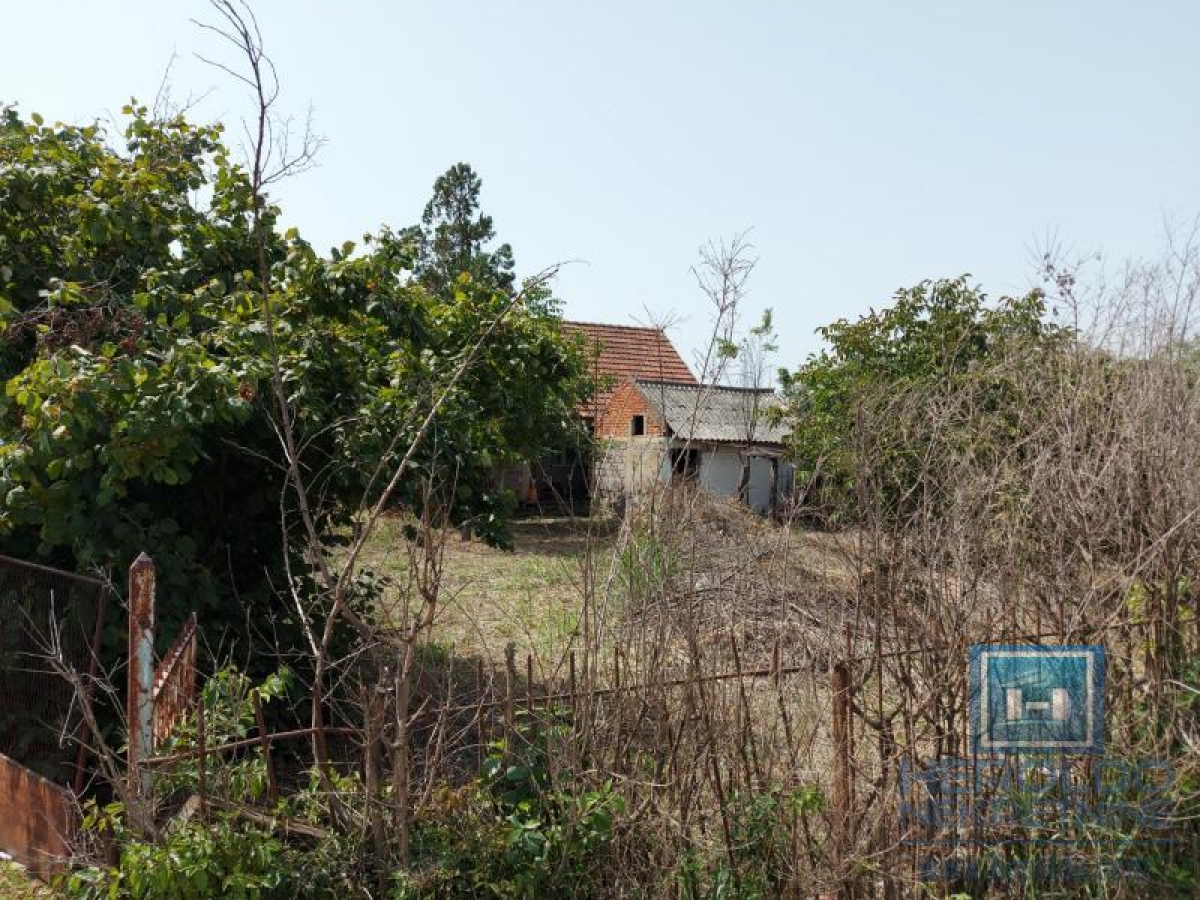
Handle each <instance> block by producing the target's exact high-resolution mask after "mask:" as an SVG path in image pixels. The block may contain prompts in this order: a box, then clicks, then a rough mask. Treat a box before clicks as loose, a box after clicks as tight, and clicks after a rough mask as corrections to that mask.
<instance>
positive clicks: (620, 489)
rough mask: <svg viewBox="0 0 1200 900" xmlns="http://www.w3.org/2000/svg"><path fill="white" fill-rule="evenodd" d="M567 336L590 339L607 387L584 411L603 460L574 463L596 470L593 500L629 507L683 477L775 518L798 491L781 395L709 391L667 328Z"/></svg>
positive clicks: (600, 328) (590, 326)
mask: <svg viewBox="0 0 1200 900" xmlns="http://www.w3.org/2000/svg"><path fill="white" fill-rule="evenodd" d="M563 330H564V332H566V333H567V334H581V335H582V336H583V337H584V340H585V341H586V342H587V345H588V348H589V350H590V353H591V357H592V360H593V367H594V371H595V374H596V376H597V377H598V380H599V381H600V382H601V387H600V390H598V391H597V393H596V396H595V397H594V398H592V401H591V402H590V403H589V404H587V407H586V408H585V409H583V410H581V415H583V417H584V419H585V421H587V422H588V424H589V426H590V428H591V431H592V433H593V435H594V437H595V438H596V443H595V450H594V458H593V459H592V460H591V463H590V465H588V464H587V463H586V462H584V461H582V460H575V461H574V464H575V469H576V470H577V471H582V472H584V473H589V472H590V476H591V477H590V478H587V477H586V474H585V478H584V481H585V482H586V484H587V488H588V489H590V492H591V493H593V494H596V495H599V496H603V497H606V498H608V499H610V500H614V501H616V502H623V501H624V500H626V499H628V498H629V497H631V496H633V495H636V494H637V493H638V492H639V491H640V490H641V489H643V488H645V487H647V486H648V485H650V484H651V483H653V482H655V481H671V480H683V481H690V482H694V483H696V484H697V485H699V486H700V487H703V488H704V489H706V490H708V491H709V492H711V493H714V494H717V495H720V496H727V497H742V498H743V499H744V500H745V501H746V502H747V503H748V504H749V505H750V506H751V507H753V508H754V509H756V510H758V511H759V512H769V511H771V510H773V509H775V508H776V507H777V505H778V502H779V498H781V497H783V496H786V494H787V493H788V492H789V491H790V489H791V475H792V470H791V465H790V464H789V463H787V462H786V461H783V460H782V456H783V439H784V429H783V427H782V426H780V425H777V424H773V423H771V422H769V416H768V415H767V408H768V407H769V406H770V405H772V404H773V403H774V402H775V399H774V393H773V392H772V391H770V390H745V389H739V388H729V387H722V386H717V385H701V384H700V383H699V382H698V381H697V380H696V377H695V376H694V375H693V374H692V371H691V369H689V368H688V366H687V363H685V362H684V361H683V358H682V357H681V356H680V355H679V353H678V351H676V349H675V347H674V346H673V345H672V344H671V342H670V340H669V339H668V338H667V336H666V335H665V334H664V333H663V332H662V330H661V329H657V328H642V327H631V326H623V325H599V324H594V323H587V322H564V323H563ZM543 468H544V469H545V467H543ZM545 471H546V472H547V473H548V472H549V470H548V469H545ZM548 480H549V479H548ZM558 480H559V481H561V480H562V478H561V475H560V477H559V479H558Z"/></svg>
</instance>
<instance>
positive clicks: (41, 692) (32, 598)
mask: <svg viewBox="0 0 1200 900" xmlns="http://www.w3.org/2000/svg"><path fill="white" fill-rule="evenodd" d="M107 599H108V586H107V585H106V584H105V582H103V581H100V580H99V579H95V578H89V577H87V576H83V575H77V574H74V573H71V572H65V571H62V570H59V569H52V568H49V567H47V566H40V565H36V564H33V563H29V562H25V561H22V560H18V559H13V558H11V557H7V556H0V753H3V754H4V755H6V756H8V757H10V758H12V759H14V760H16V761H17V762H19V763H21V764H22V765H24V766H26V767H28V768H29V769H32V770H33V771H34V772H36V773H38V774H39V775H42V776H44V777H45V778H48V779H50V780H51V781H53V782H55V783H57V784H60V785H69V786H73V787H76V788H78V786H79V785H80V782H81V779H82V776H83V767H84V763H85V759H84V750H83V748H84V744H85V743H86V741H85V740H80V738H83V737H84V735H82V734H81V732H80V729H81V728H82V727H83V725H82V720H81V717H80V715H79V704H78V702H77V701H76V697H75V693H74V688H73V687H72V685H71V684H70V683H69V682H68V681H67V680H66V679H64V678H63V677H62V676H61V675H60V674H58V673H56V672H55V671H54V670H53V666H52V664H51V659H52V657H57V658H58V659H59V660H60V661H61V662H62V663H65V664H66V665H67V666H70V667H71V668H73V669H74V670H75V671H77V672H79V673H80V674H81V675H87V674H90V675H91V676H92V677H94V676H95V674H96V671H97V666H98V663H99V659H98V653H99V641H100V637H101V634H102V632H103V626H104V615H105V608H106V606H107ZM84 680H85V681H90V680H91V679H84Z"/></svg>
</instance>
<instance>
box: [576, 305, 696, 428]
mask: <svg viewBox="0 0 1200 900" xmlns="http://www.w3.org/2000/svg"><path fill="white" fill-rule="evenodd" d="M562 327H563V331H564V332H565V333H566V334H567V335H568V336H573V335H576V334H582V335H583V336H584V339H585V340H586V341H587V344H588V345H589V347H588V349H589V351H590V352H591V353H592V354H595V358H594V360H593V363H592V365H593V366H594V368H595V374H596V375H597V376H598V377H599V378H601V379H604V380H606V381H607V382H609V383H608V384H603V385H601V389H600V390H599V391H598V392H597V396H596V397H595V399H594V400H593V402H592V403H591V404H589V407H590V408H592V409H595V410H603V409H604V408H605V407H607V406H608V401H609V400H610V399H611V397H612V394H613V391H614V390H616V388H617V386H618V385H619V384H621V382H623V381H625V380H626V379H629V378H649V379H653V380H655V381H677V382H681V383H683V384H696V377H695V376H694V375H693V374H692V370H691V369H689V368H688V365H687V363H685V362H684V361H683V357H681V356H680V355H679V353H678V351H676V349H675V347H674V346H672V344H671V341H670V339H669V338H667V336H666V335H665V334H664V333H663V331H662V329H661V328H644V327H640V326H633V325H599V324H596V323H594V322H563V323H562ZM592 348H596V349H592ZM605 376H608V377H607V378H605Z"/></svg>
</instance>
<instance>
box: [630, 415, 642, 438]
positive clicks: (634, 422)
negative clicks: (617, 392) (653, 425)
mask: <svg viewBox="0 0 1200 900" xmlns="http://www.w3.org/2000/svg"><path fill="white" fill-rule="evenodd" d="M629 433H630V434H632V435H633V436H634V437H637V436H638V435H642V434H645V433H646V417H645V416H634V417H633V418H632V419H630V420H629Z"/></svg>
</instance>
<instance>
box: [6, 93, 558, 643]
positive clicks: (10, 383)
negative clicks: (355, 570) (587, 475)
mask: <svg viewBox="0 0 1200 900" xmlns="http://www.w3.org/2000/svg"><path fill="white" fill-rule="evenodd" d="M125 112H126V114H127V115H128V116H129V124H128V127H127V129H126V131H125V135H124V138H125V140H124V146H123V147H120V148H116V147H113V146H110V145H109V144H108V142H107V140H106V135H105V134H104V133H103V131H102V130H101V129H100V128H99V127H98V126H95V125H87V126H69V125H53V126H50V125H46V124H45V123H44V122H43V121H42V119H41V117H39V116H36V115H35V116H31V117H30V120H29V121H28V122H27V121H24V120H22V119H21V117H20V116H19V115H18V114H17V113H16V111H15V110H12V109H6V110H3V114H2V116H0V379H2V380H3V383H4V391H3V396H0V548H2V549H3V550H4V551H5V552H9V553H13V554H15V555H20V556H26V557H38V558H42V559H45V560H47V561H50V562H52V563H56V564H60V565H64V566H67V567H81V568H82V567H92V566H105V567H112V568H113V569H114V570H115V571H117V572H120V571H121V570H123V568H124V566H125V565H127V564H128V562H129V561H130V560H131V559H132V558H133V557H134V556H135V555H136V554H137V553H138V552H140V551H143V550H145V551H147V552H149V553H150V554H151V555H152V556H154V558H155V561H156V563H157V564H158V566H159V569H160V572H161V579H162V583H163V587H164V589H163V592H162V597H163V601H164V603H163V611H164V619H165V620H166V622H165V624H167V625H168V626H169V624H170V622H171V620H172V619H179V618H182V617H183V616H184V615H185V614H186V612H187V611H188V610H189V609H191V608H192V607H196V608H198V610H199V611H200V613H201V616H202V618H206V619H207V620H208V621H209V622H211V623H212V624H214V625H217V626H235V627H236V626H241V625H243V624H244V623H246V622H254V623H259V624H262V625H263V626H264V631H267V632H274V635H273V636H277V637H282V638H283V639H284V640H289V639H291V638H288V637H287V635H288V633H289V632H288V628H289V627H290V624H291V623H290V616H291V613H290V609H291V607H292V604H287V603H278V602H276V601H275V597H276V592H277V591H278V590H279V589H281V588H284V587H285V586H286V585H287V576H286V570H285V568H284V563H285V561H286V559H287V554H288V553H289V552H293V550H294V548H292V547H290V546H289V540H288V529H289V527H290V523H291V522H292V521H294V517H295V515H296V511H295V510H294V509H292V508H291V504H292V502H293V501H292V496H293V495H292V494H291V493H290V492H288V491H286V490H285V489H284V487H285V485H284V479H285V472H284V469H283V467H282V466H281V465H280V462H279V460H280V447H279V442H278V435H277V433H276V431H275V429H274V426H273V424H272V416H273V406H272V403H271V401H270V397H271V377H272V376H271V357H272V354H271V352H270V350H271V347H270V344H269V340H268V334H267V328H266V327H265V323H264V317H263V309H262V303H263V298H262V295H261V292H260V290H259V286H260V282H259V281H258V280H257V276H256V273H255V264H256V261H255V255H256V246H255V241H254V239H253V237H254V236H253V234H252V233H251V230H252V225H251V221H252V218H251V215H250V212H251V210H252V203H253V198H252V191H251V188H250V184H249V182H248V179H247V175H246V172H245V171H244V170H243V169H242V168H241V167H240V166H238V165H236V164H234V163H233V162H232V161H231V160H230V158H229V155H228V153H227V152H226V150H225V148H224V147H223V146H222V144H221V142H220V135H221V129H220V127H219V126H196V125H193V124H191V123H188V122H187V121H185V120H184V119H183V118H182V117H174V118H171V119H168V120H165V121H156V120H154V119H152V118H151V117H150V116H149V115H148V113H147V111H146V109H145V108H143V107H139V106H136V105H132V106H129V107H127V108H126V110H125ZM198 197H208V198H209V199H208V200H207V202H203V203H200V202H197V199H196V198H198ZM279 214H280V213H279V210H278V209H277V208H274V207H271V208H268V209H267V210H265V212H264V215H265V221H266V223H267V225H268V227H269V229H270V237H269V241H268V247H267V256H268V262H269V265H270V266H271V271H272V280H271V283H272V285H273V287H272V295H271V302H272V310H273V321H274V333H275V334H274V340H275V350H276V351H277V354H278V363H279V366H280V369H281V376H282V380H283V384H284V386H285V388H286V391H287V399H288V403H289V406H290V408H291V409H292V411H293V415H294V419H295V422H294V425H295V430H296V432H297V437H298V439H299V445H300V446H301V447H302V448H303V458H302V460H301V462H302V465H303V468H304V471H305V472H306V473H307V476H308V478H309V479H310V495H311V496H313V497H316V498H319V506H318V508H317V509H316V510H315V515H316V517H317V519H318V524H319V526H320V528H321V532H322V534H323V535H324V536H325V537H327V538H328V539H329V540H334V539H335V538H336V535H337V534H338V533H339V529H340V528H341V527H342V526H344V525H345V524H347V523H348V521H349V517H350V516H351V514H352V513H353V511H354V510H355V509H356V508H358V505H359V504H360V503H361V502H362V501H363V500H364V499H367V500H369V499H370V497H371V495H372V492H375V491H378V490H379V489H380V485H379V484H378V483H377V482H376V481H372V477H371V476H372V474H373V473H375V472H376V471H377V469H378V467H379V466H380V465H381V464H387V463H388V462H389V455H390V454H394V453H396V452H397V448H398V447H399V448H404V447H406V446H407V441H406V440H405V439H404V438H405V436H407V435H414V434H415V433H416V429H417V427H418V425H419V422H420V420H421V418H422V417H423V415H424V414H425V411H426V410H427V409H428V405H429V403H430V398H431V397H432V396H433V394H434V393H435V392H436V391H437V389H438V385H440V384H443V383H444V382H445V379H446V375H447V373H448V372H449V371H451V370H453V368H454V367H455V366H456V365H457V364H458V362H459V361H460V360H461V359H462V358H463V355H464V353H466V351H467V348H469V347H470V346H471V345H472V344H473V343H474V342H475V340H476V339H477V338H478V336H479V335H480V334H481V333H483V332H484V330H485V329H486V328H487V327H488V326H489V324H491V323H492V322H493V320H494V319H495V318H496V313H497V310H499V309H500V308H501V306H502V304H503V303H504V302H505V298H504V297H503V296H502V295H501V294H499V293H496V292H494V291H492V290H489V289H484V288H483V287H481V286H479V285H476V284H474V283H473V282H466V283H463V284H460V285H458V286H457V287H456V289H455V292H454V293H453V295H452V296H449V297H443V296H438V295H433V294H431V293H430V292H429V291H428V290H427V289H426V288H425V287H424V286H423V285H422V284H421V283H420V281H419V280H418V279H417V278H416V276H415V274H414V273H415V270H416V268H417V263H416V259H415V258H414V254H413V248H412V246H411V244H410V243H409V242H408V241H406V240H404V239H402V238H401V237H399V236H397V235H395V234H393V233H392V232H390V231H387V230H384V231H382V232H381V233H380V234H379V235H377V236H375V237H372V238H369V239H368V241H367V243H366V245H365V246H364V247H363V248H362V249H361V250H358V249H356V248H355V247H354V246H353V245H351V244H347V245H345V246H343V247H342V248H340V249H338V250H336V251H334V252H333V253H332V254H331V255H330V256H328V257H324V256H320V255H318V254H317V253H315V252H314V251H313V249H312V248H311V247H310V246H309V245H308V244H307V243H306V242H305V241H303V240H302V239H301V238H300V236H299V235H298V234H297V233H296V232H295V231H294V230H289V231H287V232H284V233H281V232H280V231H279V230H278V229H277V228H276V226H275V223H276V222H277V221H278V218H279ZM558 335H559V330H558V327H557V315H556V308H555V305H554V303H553V301H551V300H549V299H547V298H544V297H537V296H530V297H528V298H526V299H525V301H524V302H522V303H520V304H519V306H518V308H516V309H514V310H513V311H511V312H510V313H509V314H508V315H507V316H506V317H505V318H504V319H503V321H502V322H501V323H500V325H499V326H497V327H495V328H494V329H493V330H492V331H491V332H490V336H489V339H488V341H487V344H486V346H485V347H484V349H483V352H481V353H480V354H479V357H478V358H477V359H476V361H475V363H474V365H473V366H472V368H471V369H470V371H469V372H468V374H467V377H465V378H463V379H462V381H461V382H460V383H459V384H458V385H457V387H456V389H455V391H454V393H453V395H452V396H451V397H450V398H449V399H448V400H447V402H446V403H445V405H444V406H443V408H442V410H441V412H440V414H439V416H438V417H437V420H436V423H435V426H434V428H433V430H432V433H431V434H429V435H428V437H427V440H426V441H424V442H423V443H422V444H421V446H420V447H419V451H418V453H417V456H416V458H415V459H414V461H413V466H412V469H411V471H412V477H411V478H408V479H406V480H405V482H404V483H403V484H402V485H401V486H400V490H399V492H398V494H397V498H396V499H397V502H398V503H399V504H401V505H407V506H409V507H410V508H411V507H412V506H414V505H416V504H417V503H418V502H419V500H420V499H421V498H423V497H424V496H427V495H428V493H429V491H428V489H427V488H428V487H429V486H431V485H432V486H433V487H434V489H435V490H434V497H435V499H436V500H437V501H438V502H440V503H441V504H443V505H444V507H445V509H446V511H447V514H448V516H449V518H450V520H451V521H454V522H459V523H461V522H469V523H471V524H472V526H473V527H474V528H475V529H476V530H477V531H478V532H480V533H481V534H483V535H484V536H486V537H488V538H490V539H492V540H495V541H502V540H503V539H504V523H505V512H506V510H507V507H508V498H506V497H504V496H502V495H500V494H498V493H497V492H496V491H495V490H493V489H492V488H491V483H490V479H489V478H488V475H489V472H490V467H491V466H492V465H493V464H495V463H497V462H501V461H503V460H505V459H509V458H513V457H517V456H522V455H525V454H534V453H537V452H540V451H541V450H542V449H544V448H545V447H546V446H547V445H548V444H550V443H552V442H554V441H555V440H556V438H557V436H559V435H561V434H563V433H564V431H565V430H567V429H569V428H570V427H571V423H572V421H573V416H572V414H571V413H572V410H573V408H574V406H575V403H576V397H577V393H578V390H579V384H580V383H581V382H580V379H579V372H580V370H581V369H582V366H581V365H580V364H579V363H578V361H577V357H576V355H575V353H574V351H573V350H572V349H571V348H570V347H567V346H565V345H564V344H563V342H562V341H561V340H560V338H559V336H558ZM281 512H282V515H281ZM292 562H293V563H294V565H293V567H292V570H291V571H293V572H303V571H306V567H305V566H304V565H303V564H302V561H301V560H299V559H295V560H293V561H292ZM172 630H173V629H172V628H170V627H166V628H164V629H163V632H164V633H165V634H169V633H171V631H172Z"/></svg>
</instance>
